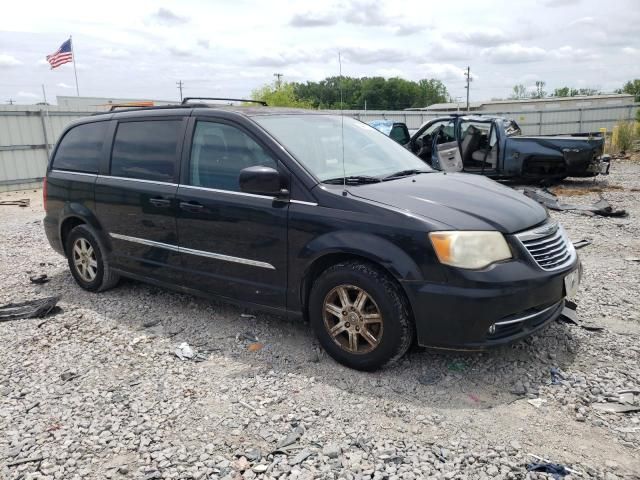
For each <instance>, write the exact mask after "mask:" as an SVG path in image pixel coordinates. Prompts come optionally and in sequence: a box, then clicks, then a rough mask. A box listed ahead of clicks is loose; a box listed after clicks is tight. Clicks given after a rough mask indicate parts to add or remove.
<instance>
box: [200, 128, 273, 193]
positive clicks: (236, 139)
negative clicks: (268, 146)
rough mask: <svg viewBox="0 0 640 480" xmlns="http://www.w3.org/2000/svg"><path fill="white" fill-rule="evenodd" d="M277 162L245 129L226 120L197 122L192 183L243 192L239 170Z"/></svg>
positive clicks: (266, 165)
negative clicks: (223, 121) (224, 121)
mask: <svg viewBox="0 0 640 480" xmlns="http://www.w3.org/2000/svg"><path fill="white" fill-rule="evenodd" d="M259 165H260V166H265V167H271V168H277V164H276V161H275V160H274V159H273V158H272V157H271V155H270V154H269V153H267V152H266V151H265V150H264V149H263V148H262V147H261V146H260V145H259V144H258V143H256V141H255V140H253V139H252V138H251V137H250V136H249V135H247V134H246V133H244V132H243V131H242V130H240V129H238V128H236V127H233V126H231V125H227V124H225V123H215V122H202V121H201V122H198V123H197V124H196V129H195V132H194V134H193V144H192V146H191V161H190V164H189V184H190V185H194V186H197V187H206V188H215V189H218V190H231V191H240V185H239V183H238V177H239V176H240V170H242V169H244V168H247V167H253V166H259Z"/></svg>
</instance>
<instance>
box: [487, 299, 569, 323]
mask: <svg viewBox="0 0 640 480" xmlns="http://www.w3.org/2000/svg"><path fill="white" fill-rule="evenodd" d="M560 302H564V299H562V300H560ZM560 302H558V303H556V304H553V305H551V306H550V307H547V308H545V309H544V310H540V311H539V312H535V313H532V314H530V315H525V316H524V317H518V318H514V319H513V320H505V321H504V322H496V323H495V325H496V326H497V327H499V326H502V325H511V324H512V323H520V322H524V321H526V320H529V319H530V318H533V317H537V316H538V315H542V314H543V313H546V312H548V311H549V310H552V309H554V308H558V306H559V305H560Z"/></svg>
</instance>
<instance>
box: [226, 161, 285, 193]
mask: <svg viewBox="0 0 640 480" xmlns="http://www.w3.org/2000/svg"><path fill="white" fill-rule="evenodd" d="M238 183H239V184H240V191H241V192H245V193H253V194H256V195H270V196H274V197H280V196H283V195H286V194H287V193H289V192H288V191H287V190H286V189H284V188H282V187H281V178H280V173H279V172H278V171H277V170H276V169H275V168H271V167H262V166H255V167H247V168H243V169H242V170H240V178H239V179H238Z"/></svg>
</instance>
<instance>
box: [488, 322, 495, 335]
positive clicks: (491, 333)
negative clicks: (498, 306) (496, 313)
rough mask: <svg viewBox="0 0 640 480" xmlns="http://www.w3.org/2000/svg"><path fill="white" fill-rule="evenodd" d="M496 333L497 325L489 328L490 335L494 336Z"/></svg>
mask: <svg viewBox="0 0 640 480" xmlns="http://www.w3.org/2000/svg"><path fill="white" fill-rule="evenodd" d="M494 333H496V324H495V323H494V324H493V325H491V326H490V327H489V335H493V334H494Z"/></svg>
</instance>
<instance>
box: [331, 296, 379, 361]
mask: <svg viewBox="0 0 640 480" xmlns="http://www.w3.org/2000/svg"><path fill="white" fill-rule="evenodd" d="M322 317H323V320H324V326H325V328H326V329H327V332H328V333H329V336H330V337H331V339H332V340H333V341H334V342H335V343H336V344H337V345H338V346H339V347H340V348H342V349H343V350H345V351H347V352H349V353H352V354H359V355H361V354H365V353H369V352H371V351H373V350H375V349H376V348H377V347H378V345H379V344H380V341H381V340H382V332H383V319H382V314H381V313H380V309H379V308H378V305H376V302H375V301H374V300H373V298H372V297H371V296H370V295H369V294H368V293H367V292H366V291H365V290H363V289H362V288H360V287H356V286H354V285H339V286H337V287H335V288H333V289H332V290H331V291H330V292H329V293H328V294H327V296H326V297H325V299H324V304H323V311H322Z"/></svg>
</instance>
